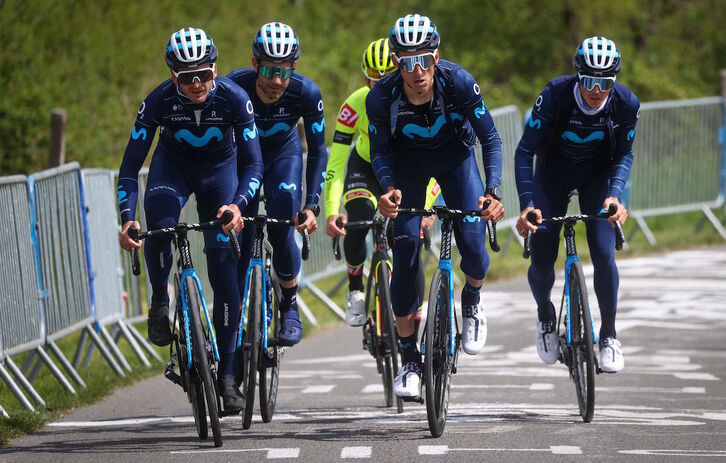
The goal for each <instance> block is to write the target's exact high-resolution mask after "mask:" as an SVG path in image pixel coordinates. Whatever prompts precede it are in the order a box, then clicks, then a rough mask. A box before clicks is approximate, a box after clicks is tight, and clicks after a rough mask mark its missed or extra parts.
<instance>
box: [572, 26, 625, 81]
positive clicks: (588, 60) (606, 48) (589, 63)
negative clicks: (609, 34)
mask: <svg viewBox="0 0 726 463" xmlns="http://www.w3.org/2000/svg"><path fill="white" fill-rule="evenodd" d="M572 65H573V66H574V67H575V70H576V71H577V72H579V73H580V74H585V75H590V76H607V77H609V76H614V75H615V74H617V73H618V72H620V67H621V66H622V62H621V60H620V51H619V50H618V49H617V48H615V43H614V42H613V41H612V40H608V39H606V38H605V37H597V36H596V37H590V38H587V39H585V40H583V41H582V43H581V44H580V46H579V47H577V50H576V51H575V56H573V57H572Z"/></svg>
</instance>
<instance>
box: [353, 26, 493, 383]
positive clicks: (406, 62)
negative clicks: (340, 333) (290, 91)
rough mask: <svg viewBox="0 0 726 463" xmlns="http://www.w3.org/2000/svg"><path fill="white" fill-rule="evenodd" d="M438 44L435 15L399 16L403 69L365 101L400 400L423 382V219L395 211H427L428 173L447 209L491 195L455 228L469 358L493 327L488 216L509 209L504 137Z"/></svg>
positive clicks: (397, 46)
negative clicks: (487, 309) (488, 299)
mask: <svg viewBox="0 0 726 463" xmlns="http://www.w3.org/2000/svg"><path fill="white" fill-rule="evenodd" d="M439 41H440V39H439V33H438V31H437V29H436V26H435V25H434V23H433V22H432V21H431V20H430V19H429V18H428V17H426V16H420V15H418V14H415V15H414V14H410V15H407V16H405V17H402V18H399V19H398V20H397V21H396V23H395V24H394V26H393V28H392V29H391V33H390V36H389V47H390V48H391V49H392V50H393V57H394V60H395V61H396V63H397V65H398V69H399V70H398V71H396V72H394V73H393V74H391V75H390V76H387V77H385V78H383V79H382V80H381V81H379V82H378V83H377V84H376V85H375V87H373V89H371V91H370V93H369V94H368V97H367V99H366V112H367V114H368V118H369V120H370V126H369V137H370V142H371V148H370V149H371V165H372V166H373V172H374V173H375V175H376V178H377V179H378V183H379V184H380V185H381V188H382V190H383V191H384V192H385V193H384V194H383V195H382V196H381V198H380V201H379V209H380V211H381V213H382V214H383V215H386V216H388V217H395V221H394V242H395V252H394V253H393V268H394V272H393V277H392V280H391V300H392V305H393V310H394V312H395V313H396V328H397V331H398V335H399V338H400V340H401V356H402V363H403V368H402V369H401V370H400V371H399V374H398V376H397V377H396V380H395V382H394V393H395V394H396V395H397V396H399V397H415V396H418V395H419V385H420V382H421V354H420V353H419V352H418V349H417V347H416V335H417V334H416V333H415V324H414V320H415V316H416V309H417V307H418V305H419V303H420V301H419V300H418V294H417V291H416V285H412V284H411V280H412V278H413V276H414V275H416V272H417V271H418V266H419V265H420V264H419V255H418V254H419V224H420V221H421V219H420V217H415V216H405V215H398V213H397V210H398V207H399V206H401V207H416V208H421V207H423V205H424V200H425V188H426V185H427V183H428V181H429V179H430V178H431V177H435V178H436V180H437V181H438V182H439V185H440V186H441V191H442V195H443V197H444V200H445V201H446V204H447V205H448V206H449V207H452V208H457V209H464V210H472V209H477V208H481V207H482V206H483V203H484V201H485V200H486V199H489V200H491V205H490V206H489V207H488V208H487V209H486V210H485V211H483V212H482V217H481V218H479V217H477V218H476V220H462V221H459V222H457V223H456V224H455V229H454V231H455V237H456V242H457V245H458V248H459V250H460V252H461V257H462V260H461V269H462V270H463V271H464V273H465V275H466V284H465V286H464V289H463V290H462V294H461V299H462V302H461V304H462V313H463V319H464V320H463V321H464V327H463V333H462V338H463V339H462V341H463V348H464V351H465V352H467V353H468V354H472V355H473V354H476V353H479V352H480V351H481V350H482V349H483V347H484V343H485V341H486V333H487V328H486V317H485V316H484V309H483V307H481V304H480V300H479V292H480V289H481V286H482V283H483V281H484V277H485V276H486V273H487V270H488V268H489V257H488V254H487V251H486V248H485V243H486V225H485V223H486V222H485V221H486V220H488V219H492V220H494V221H497V220H499V219H500V218H501V217H502V216H503V215H504V208H503V206H502V204H501V203H500V202H499V200H500V199H501V190H500V188H499V186H500V185H499V184H500V179H501V173H502V151H501V140H500V138H499V134H498V133H497V131H496V129H495V128H494V122H493V120H492V117H491V115H490V114H489V112H488V111H487V109H486V106H485V105H484V101H483V100H482V97H481V91H480V89H479V86H478V85H477V83H476V82H475V81H474V78H473V77H472V76H471V74H469V72H467V71H466V70H465V69H463V68H462V67H461V66H459V65H457V64H455V63H452V62H450V61H444V60H441V59H439V52H438V47H439ZM477 138H478V139H479V140H480V142H481V144H482V153H483V160H484V168H485V171H486V177H487V179H486V180H487V182H486V189H485V188H484V185H483V184H482V180H481V176H480V175H479V170H478V168H477V164H476V160H475V158H474V150H473V146H474V144H475V143H476V139H477ZM397 215H398V216H397ZM482 219H483V220H482Z"/></svg>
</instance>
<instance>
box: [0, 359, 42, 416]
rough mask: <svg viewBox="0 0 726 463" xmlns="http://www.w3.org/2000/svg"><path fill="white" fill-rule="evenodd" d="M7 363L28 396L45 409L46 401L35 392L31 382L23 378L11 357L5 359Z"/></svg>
mask: <svg viewBox="0 0 726 463" xmlns="http://www.w3.org/2000/svg"><path fill="white" fill-rule="evenodd" d="M5 363H6V364H7V365H8V369H10V371H11V372H12V373H13V374H14V375H15V378H17V380H18V381H19V382H20V384H21V385H22V386H23V387H24V388H25V390H26V391H28V394H30V397H32V398H33V400H35V403H37V404H38V405H40V406H41V407H45V400H43V398H42V397H41V396H40V394H38V391H36V390H35V388H34V387H33V385H32V384H30V381H28V380H27V378H25V376H23V373H22V372H21V371H20V369H19V368H18V367H17V366H16V365H15V363H14V362H13V360H12V359H11V358H10V357H6V358H5Z"/></svg>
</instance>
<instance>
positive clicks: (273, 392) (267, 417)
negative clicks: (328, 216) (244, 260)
mask: <svg viewBox="0 0 726 463" xmlns="http://www.w3.org/2000/svg"><path fill="white" fill-rule="evenodd" d="M305 218H306V213H305V212H302V211H301V212H299V213H298V222H299V223H302V222H304V221H305ZM243 220H244V221H245V223H250V224H252V225H253V226H254V241H253V245H252V258H251V259H250V265H249V267H248V268H247V274H246V276H245V290H244V296H243V299H242V316H241V317H240V327H239V330H238V338H237V351H238V358H239V359H241V367H240V368H238V371H239V372H240V378H239V383H240V386H241V390H242V393H243V394H244V396H245V400H246V405H245V412H244V416H243V419H242V428H243V429H249V427H250V426H251V425H252V414H253V411H254V410H253V407H254V405H255V388H256V386H257V384H259V395H260V414H261V415H262V421H263V422H265V423H269V422H270V421H271V420H272V415H273V414H274V412H275V404H276V402H277V387H278V384H279V380H280V363H281V361H282V355H283V353H284V349H285V346H282V345H280V343H279V342H278V335H279V333H280V314H279V306H280V298H281V290H280V281H279V279H278V278H277V275H276V274H275V272H274V270H273V268H272V246H271V245H270V243H269V242H268V241H267V240H266V239H265V225H267V226H292V227H294V226H295V222H294V221H293V220H290V219H273V218H270V217H267V216H265V215H257V216H255V217H243ZM309 255H310V237H309V236H308V233H307V230H304V232H303V249H302V258H303V260H307V259H308V256H309ZM263 314H264V316H263ZM240 354H241V355H240ZM258 381H259V382H258Z"/></svg>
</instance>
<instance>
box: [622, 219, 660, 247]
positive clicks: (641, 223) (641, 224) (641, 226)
mask: <svg viewBox="0 0 726 463" xmlns="http://www.w3.org/2000/svg"><path fill="white" fill-rule="evenodd" d="M631 217H633V219H634V220H635V223H636V225H637V227H633V230H632V231H631V232H630V235H628V239H627V241H630V240H631V239H632V238H633V235H634V234H635V232H636V231H637V230H640V231H642V232H643V235H645V239H646V240H648V243H649V244H650V245H651V246H655V245H656V241H655V236H653V232H652V231H650V228H649V227H648V224H647V223H645V219H644V218H643V216H642V215H640V214H632V215H631Z"/></svg>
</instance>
